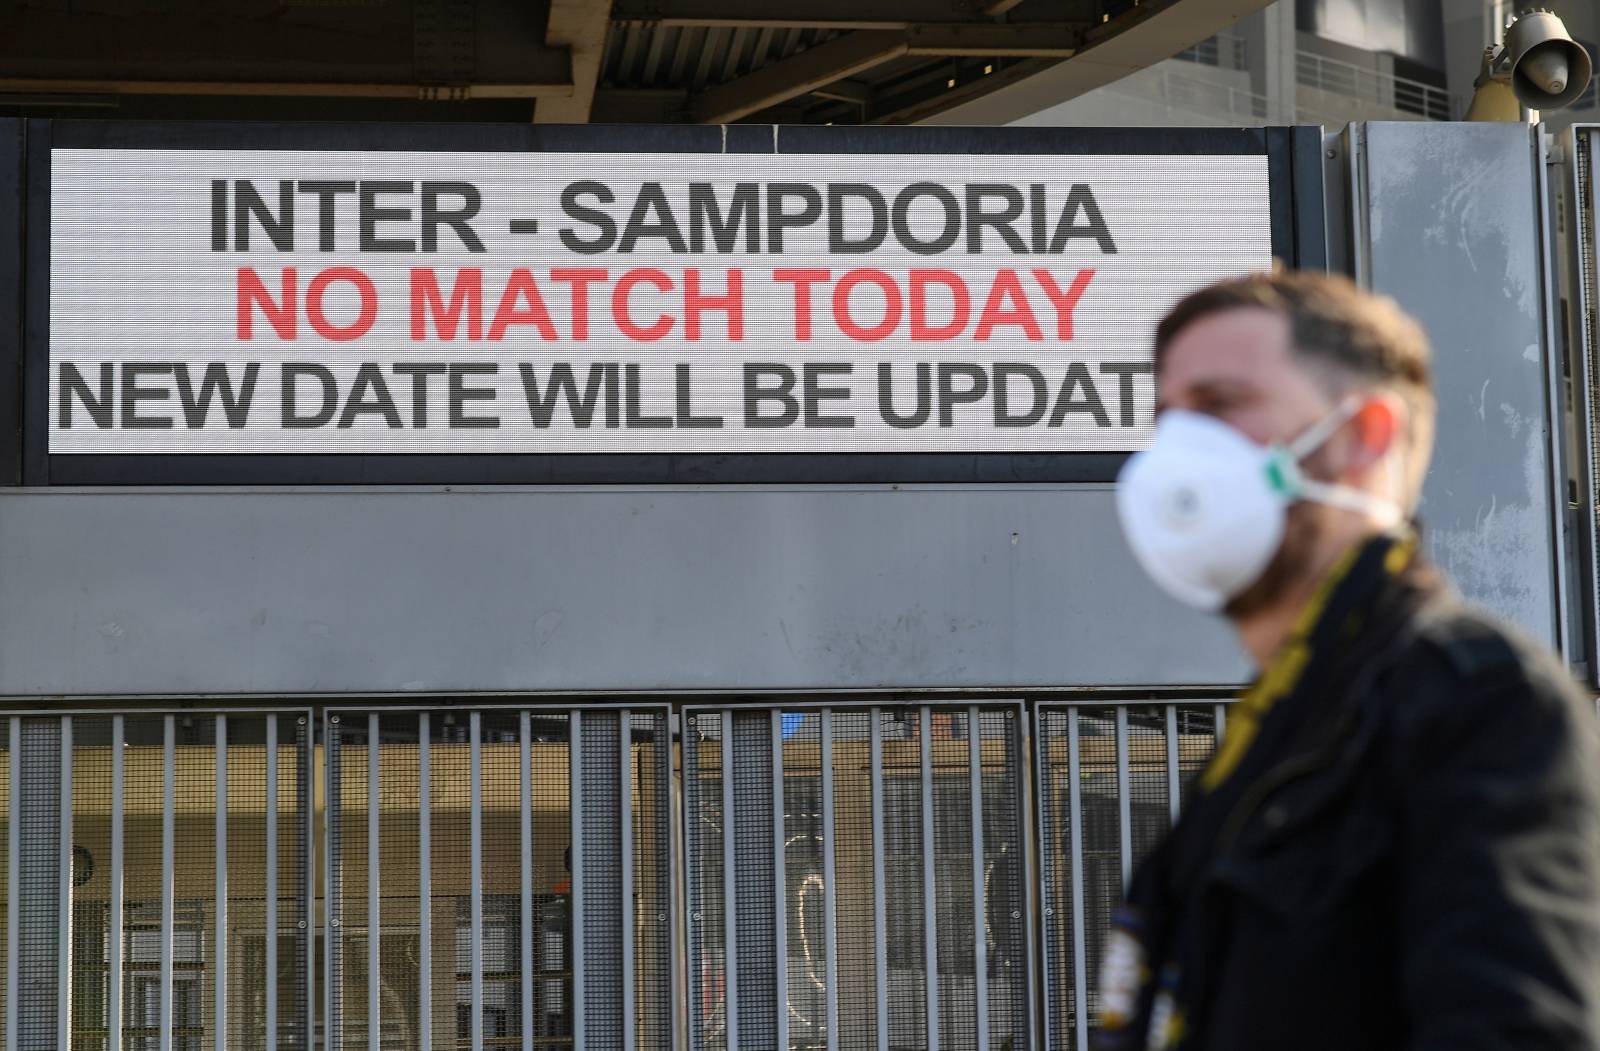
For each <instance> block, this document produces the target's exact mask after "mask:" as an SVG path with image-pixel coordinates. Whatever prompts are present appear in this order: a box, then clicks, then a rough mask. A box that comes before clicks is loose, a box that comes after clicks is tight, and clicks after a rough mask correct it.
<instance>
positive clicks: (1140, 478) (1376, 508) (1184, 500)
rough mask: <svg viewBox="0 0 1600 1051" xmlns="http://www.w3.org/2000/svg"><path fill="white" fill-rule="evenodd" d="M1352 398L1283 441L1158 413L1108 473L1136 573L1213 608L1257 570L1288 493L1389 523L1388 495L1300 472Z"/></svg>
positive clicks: (1343, 418)
mask: <svg viewBox="0 0 1600 1051" xmlns="http://www.w3.org/2000/svg"><path fill="white" fill-rule="evenodd" d="M1361 404H1362V400H1361V399H1360V398H1357V397H1354V396H1352V397H1350V398H1346V399H1345V400H1344V401H1343V402H1341V403H1340V404H1339V405H1338V407H1336V408H1335V409H1334V410H1333V411H1332V412H1330V413H1329V414H1328V415H1327V416H1325V417H1323V418H1322V419H1321V420H1319V421H1318V422H1316V423H1314V424H1312V425H1311V426H1310V427H1308V428H1306V430H1305V431H1304V432H1302V433H1301V434H1300V435H1299V437H1297V438H1295V439H1294V440H1293V441H1291V442H1289V443H1288V444H1286V445H1270V446H1262V445H1257V444H1256V443H1255V442H1253V441H1251V440H1250V439H1249V438H1247V437H1245V436H1244V435H1243V434H1241V433H1239V432H1238V431H1237V430H1235V429H1234V428H1232V427H1230V426H1228V425H1227V424H1226V423H1223V422H1222V421H1221V420H1218V419H1216V418H1214V417H1211V416H1205V415H1202V414H1200V413H1197V412H1188V411H1185V410H1182V409H1168V410H1166V411H1165V412H1163V413H1162V414H1161V418H1160V419H1159V420H1158V421H1157V423H1156V434H1155V441H1154V442H1152V443H1151V445H1150V447H1149V448H1148V449H1146V450H1145V451H1144V452H1141V453H1136V454H1134V455H1133V456H1132V457H1130V458H1129V460H1128V462H1127V463H1126V464H1124V465H1123V468H1122V471H1121V472H1120V474H1119V475H1118V476H1117V512H1118V514H1119V515H1120V517H1121V519H1122V530H1123V533H1124V534H1125V535H1126V536H1127V538H1128V546H1129V547H1131V548H1133V553H1134V555H1135V556H1136V557H1137V558H1138V559H1139V563H1140V564H1141V565H1142V566H1144V568H1145V572H1147V573H1149V574H1150V576H1151V577H1152V578H1154V579H1155V582H1156V583H1157V584H1159V585H1161V587H1162V588H1163V589H1164V590H1165V591H1167V592H1168V593H1169V594H1170V595H1172V597H1173V598H1176V599H1177V600H1179V601H1180V602H1184V603H1187V604H1188V605H1191V606H1194V607H1196V608H1198V609H1203V610H1213V611H1214V610H1219V609H1221V608H1222V607H1223V606H1224V605H1225V604H1226V603H1227V601H1228V600H1229V599H1231V598H1233V597H1234V596H1235V595H1238V594H1239V593H1240V592H1242V591H1244V590H1245V589H1246V588H1248V587H1249V586H1250V585H1251V584H1253V583H1255V581H1257V580H1258V579H1260V577H1261V574H1262V573H1263V572H1265V571H1266V568H1267V566H1268V564H1269V563H1271V561H1272V557H1273V556H1274V555H1275V554H1277V552H1278V548H1279V546H1280V545H1281V544H1282V543H1283V534H1284V529H1285V525H1286V522H1287V518H1288V512H1289V505H1290V504H1292V503H1295V502H1296V501H1299V500H1311V501H1315V502H1317V503H1321V504H1328V505H1331V506H1333V507H1342V508H1345V509H1346V510H1350V511H1357V512H1360V513H1363V514H1368V515H1371V516H1373V517H1375V518H1377V519H1378V520H1379V521H1380V522H1381V523H1382V524H1383V526H1384V527H1385V528H1388V527H1391V526H1393V525H1396V524H1398V523H1399V521H1400V520H1401V518H1402V517H1403V515H1402V514H1401V511H1400V508H1399V506H1398V505H1397V504H1395V503H1394V502H1392V501H1390V500H1384V499H1382V498H1380V497H1377V496H1374V495H1372V494H1371V493H1366V492H1362V491H1361V490H1358V489H1351V488H1348V487H1345V486H1340V485H1333V484H1330V483H1327V482H1319V481H1317V480H1315V479H1312V478H1307V477H1306V476H1305V474H1304V473H1303V472H1302V471H1301V470H1300V462H1301V461H1302V460H1304V459H1305V458H1306V457H1307V456H1309V455H1311V454H1312V453H1313V452H1316V451H1317V449H1319V448H1321V446H1322V444H1323V443H1324V442H1326V441H1327V440H1328V438H1329V437H1331V436H1332V435H1333V433H1334V432H1335V431H1337V430H1338V429H1339V428H1340V427H1342V426H1343V425H1344V424H1345V423H1346V422H1347V421H1348V420H1349V419H1350V418H1351V417H1352V416H1354V415H1355V414H1356V412H1357V411H1359V410H1360V408H1361ZM1388 455H1391V456H1392V455H1393V454H1392V453H1390V454H1388ZM1394 462H1396V463H1398V461H1397V460H1396V461H1394Z"/></svg>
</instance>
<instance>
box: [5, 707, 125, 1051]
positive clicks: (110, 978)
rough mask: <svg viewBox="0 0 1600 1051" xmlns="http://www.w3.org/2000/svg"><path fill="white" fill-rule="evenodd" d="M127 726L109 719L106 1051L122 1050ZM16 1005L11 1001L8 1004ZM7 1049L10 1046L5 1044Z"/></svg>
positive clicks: (119, 720) (116, 720) (120, 717)
mask: <svg viewBox="0 0 1600 1051" xmlns="http://www.w3.org/2000/svg"><path fill="white" fill-rule="evenodd" d="M126 740H127V724H126V721H125V720H124V718H123V717H122V716H120V715H113V716H112V717H111V875H110V882H111V886H110V887H108V888H107V891H108V897H109V901H108V902H107V905H106V912H107V913H108V915H107V916H106V921H107V928H108V929H107V931H106V1051H122V911H123V904H122V862H123V842H124V831H123V824H124V821H125V818H126V813H127V807H126V805H125V804H124V802H123V781H124V779H125V777H126V773H125V770H124V763H125V760H126V758H127V757H126V756H125V755H124V754H123V753H124V749H125V745H124V742H125V741H126ZM11 1002H12V1003H15V1002H16V1001H15V1000H14V999H13V1000H12V1001H11ZM7 1046H8V1047H9V1045H7Z"/></svg>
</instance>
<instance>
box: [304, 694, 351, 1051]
mask: <svg viewBox="0 0 1600 1051" xmlns="http://www.w3.org/2000/svg"><path fill="white" fill-rule="evenodd" d="M339 718H340V717H339V716H337V715H333V714H328V715H326V716H325V719H326V722H324V724H323V732H324V733H325V734H326V735H327V737H326V740H327V746H326V747H327V752H326V756H325V759H324V762H325V763H326V773H325V775H324V776H325V777H326V779H327V800H326V803H325V815H326V816H325V819H324V821H323V840H324V843H323V846H324V858H325V860H324V863H323V902H324V904H323V916H324V921H325V936H324V938H323V963H322V968H323V970H322V973H323V975H324V980H323V983H322V984H323V996H324V999H323V1011H324V1014H323V1019H322V1028H323V1033H324V1038H323V1043H324V1044H325V1045H326V1046H327V1047H329V1048H342V1047H344V988H343V985H344V931H343V930H342V929H341V927H340V924H342V923H343V922H344V806H343V803H342V799H343V795H344V730H343V728H342V727H341V726H340V724H339ZM308 1017H309V1015H308Z"/></svg>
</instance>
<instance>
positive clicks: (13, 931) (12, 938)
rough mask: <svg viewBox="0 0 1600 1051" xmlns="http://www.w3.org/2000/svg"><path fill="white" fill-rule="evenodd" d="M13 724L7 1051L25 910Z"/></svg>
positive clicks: (11, 1045) (16, 722) (17, 722)
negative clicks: (23, 908)
mask: <svg viewBox="0 0 1600 1051" xmlns="http://www.w3.org/2000/svg"><path fill="white" fill-rule="evenodd" d="M9 722H10V724H11V754H10V756H9V759H10V763H11V795H10V797H9V798H10V800H11V813H10V814H9V815H7V820H6V840H7V842H6V898H7V901H6V909H7V910H8V915H7V919H6V1004H7V1005H8V1006H7V1008H6V1051H19V1049H18V1047H17V1003H18V997H19V995H20V994H21V990H20V989H19V988H18V987H17V968H18V961H17V952H18V947H17V943H18V934H19V933H20V932H21V930H22V909H21V904H20V902H19V900H18V899H19V898H20V897H21V886H22V822H21V821H18V820H17V813H18V812H19V809H20V807H21V800H22V719H21V718H20V717H17V716H13V717H12V718H11V719H10V720H9Z"/></svg>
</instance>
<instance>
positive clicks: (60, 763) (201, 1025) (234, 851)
mask: <svg viewBox="0 0 1600 1051" xmlns="http://www.w3.org/2000/svg"><path fill="white" fill-rule="evenodd" d="M310 729H311V727H310V725H309V713H307V712H294V711H288V712H254V711H239V710H234V711H229V712H227V713H196V712H193V711H184V712H181V713H177V712H167V713H160V712H156V713H147V712H138V713H132V712H130V713H127V714H99V713H94V714H89V713H85V714H77V713H74V714H70V715H62V714H56V713H51V714H40V715H12V716H9V717H5V718H0V785H3V786H4V787H3V788H0V819H3V821H4V824H5V829H4V834H3V835H0V844H3V846H0V853H3V855H4V858H3V860H4V864H3V865H0V870H3V871H4V873H5V883H4V887H3V890H4V894H3V896H0V897H3V900H4V902H5V908H4V910H3V913H4V928H5V937H4V939H0V940H3V943H4V946H5V948H4V951H3V952H0V964H3V968H0V969H3V971H4V975H5V987H4V996H3V1000H4V1004H5V1006H4V1015H5V1017H4V1046H5V1048H6V1049H7V1051H35V1049H46V1048H63V1049H65V1048H72V1049H79V1048H94V1049H104V1051H121V1049H123V1048H141V1049H143V1048H158V1049H160V1051H202V1049H204V1051H211V1049H214V1051H233V1049H236V1048H243V1049H249V1051H255V1049H261V1051H279V1049H283V1051H288V1049H291V1048H298V1049H307V1048H309V1047H310V1046H311V1035H312V1015H313V1011H312V1002H311V997H312V988H311V984H310V976H311V974H312V969H311V952H312V933H313V932H312V929H311V919H312V912H311V901H312V888H311V867H310V866H311V840H310V830H311V822H310V813H311V807H312V795H311V788H312V769H311V736H310Z"/></svg>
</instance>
